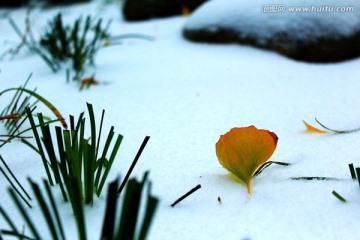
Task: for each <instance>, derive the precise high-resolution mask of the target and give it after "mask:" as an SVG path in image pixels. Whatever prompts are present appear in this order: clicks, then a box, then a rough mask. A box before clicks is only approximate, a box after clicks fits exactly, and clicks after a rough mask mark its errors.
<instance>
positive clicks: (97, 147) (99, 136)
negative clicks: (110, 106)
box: [95, 110, 105, 159]
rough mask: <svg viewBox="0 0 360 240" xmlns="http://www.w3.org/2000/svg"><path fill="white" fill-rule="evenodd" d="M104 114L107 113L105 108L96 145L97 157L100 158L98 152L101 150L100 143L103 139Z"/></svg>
mask: <svg viewBox="0 0 360 240" xmlns="http://www.w3.org/2000/svg"><path fill="white" fill-rule="evenodd" d="M104 115H105V110H103V111H102V114H101V120H100V128H99V135H98V137H97V145H96V151H95V159H98V152H99V145H100V140H101V133H102V127H103V122H104Z"/></svg>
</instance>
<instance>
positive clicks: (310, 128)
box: [303, 120, 327, 134]
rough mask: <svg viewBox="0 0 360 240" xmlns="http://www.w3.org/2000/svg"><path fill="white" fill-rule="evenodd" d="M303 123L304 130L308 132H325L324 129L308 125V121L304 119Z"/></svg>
mask: <svg viewBox="0 0 360 240" xmlns="http://www.w3.org/2000/svg"><path fill="white" fill-rule="evenodd" d="M303 123H304V125H305V127H306V131H307V132H309V133H319V134H323V133H327V132H326V131H324V130H320V129H318V128H316V127H314V126H312V125H310V124H309V123H307V122H305V121H304V120H303Z"/></svg>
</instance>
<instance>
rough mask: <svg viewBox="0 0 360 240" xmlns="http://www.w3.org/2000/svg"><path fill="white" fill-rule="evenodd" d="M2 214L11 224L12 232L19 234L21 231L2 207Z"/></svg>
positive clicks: (0, 208)
mask: <svg viewBox="0 0 360 240" xmlns="http://www.w3.org/2000/svg"><path fill="white" fill-rule="evenodd" d="M0 214H1V215H2V216H3V217H4V220H5V221H6V222H7V223H8V224H9V226H10V228H11V229H12V231H13V232H15V233H17V234H19V231H18V230H17V228H16V226H15V224H14V223H13V221H12V220H11V218H10V217H9V215H8V214H7V213H6V211H5V210H4V209H3V208H2V207H1V206H0Z"/></svg>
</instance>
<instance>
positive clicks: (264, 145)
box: [216, 126, 278, 193]
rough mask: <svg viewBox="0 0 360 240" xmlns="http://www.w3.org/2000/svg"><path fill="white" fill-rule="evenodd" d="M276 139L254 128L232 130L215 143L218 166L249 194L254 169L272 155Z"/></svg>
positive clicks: (270, 134)
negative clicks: (240, 182) (229, 173)
mask: <svg viewBox="0 0 360 240" xmlns="http://www.w3.org/2000/svg"><path fill="white" fill-rule="evenodd" d="M277 141H278V137H277V136H276V134H275V133H273V132H270V131H268V130H263V129H257V128H256V127H255V126H249V127H238V128H232V129H231V130H230V131H229V132H227V133H226V134H224V135H221V136H220V138H219V140H218V142H217V143H216V156H217V158H218V160H219V162H220V164H221V165H222V166H223V167H224V168H226V169H227V170H228V171H230V172H231V173H232V174H234V175H235V176H237V177H238V178H239V179H241V180H242V181H243V182H244V183H245V184H246V187H247V191H248V193H251V187H250V181H251V179H252V177H253V174H254V172H255V171H256V169H257V168H258V167H259V166H261V164H263V163H265V162H266V161H267V160H268V159H269V158H270V157H271V155H272V154H273V153H274V151H275V148H276V144H277Z"/></svg>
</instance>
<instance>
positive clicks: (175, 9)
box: [123, 0, 207, 21]
mask: <svg viewBox="0 0 360 240" xmlns="http://www.w3.org/2000/svg"><path fill="white" fill-rule="evenodd" d="M205 1H207V0H125V1H124V4H123V15H124V17H125V19H126V20H128V21H139V20H147V19H151V18H160V17H169V16H174V15H180V14H186V13H187V12H189V11H190V12H191V11H193V10H194V9H195V8H197V7H198V6H199V5H201V4H202V3H204V2H205Z"/></svg>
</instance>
